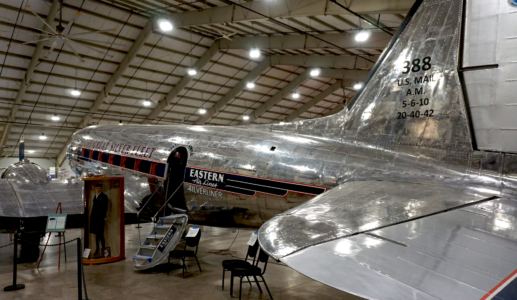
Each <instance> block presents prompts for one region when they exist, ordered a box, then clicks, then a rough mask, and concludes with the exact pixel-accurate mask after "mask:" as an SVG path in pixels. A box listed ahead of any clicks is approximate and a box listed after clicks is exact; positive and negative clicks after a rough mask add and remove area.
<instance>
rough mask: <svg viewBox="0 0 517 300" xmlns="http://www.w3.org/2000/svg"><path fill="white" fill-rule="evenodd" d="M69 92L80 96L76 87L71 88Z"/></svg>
mask: <svg viewBox="0 0 517 300" xmlns="http://www.w3.org/2000/svg"><path fill="white" fill-rule="evenodd" d="M70 94H72V96H80V95H81V91H79V90H78V89H77V88H74V89H73V90H71V91H70Z"/></svg>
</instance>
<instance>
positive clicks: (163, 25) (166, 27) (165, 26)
mask: <svg viewBox="0 0 517 300" xmlns="http://www.w3.org/2000/svg"><path fill="white" fill-rule="evenodd" d="M158 26H160V29H161V30H162V31H171V30H172V28H173V27H172V23H171V22H169V21H168V20H160V21H158Z"/></svg>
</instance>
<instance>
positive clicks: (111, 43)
mask: <svg viewBox="0 0 517 300" xmlns="http://www.w3.org/2000/svg"><path fill="white" fill-rule="evenodd" d="M66 39H69V40H73V41H77V42H80V41H84V42H90V43H99V44H109V45H115V46H127V45H126V44H119V43H113V42H102V41H97V40H92V39H83V38H74V37H72V38H70V37H67V38H66Z"/></svg>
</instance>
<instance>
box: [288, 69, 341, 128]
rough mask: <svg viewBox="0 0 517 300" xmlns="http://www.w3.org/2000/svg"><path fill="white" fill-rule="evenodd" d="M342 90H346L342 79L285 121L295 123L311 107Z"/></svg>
mask: <svg viewBox="0 0 517 300" xmlns="http://www.w3.org/2000/svg"><path fill="white" fill-rule="evenodd" d="M340 88H344V83H343V80H341V79H340V80H337V81H336V82H335V83H334V84H332V85H331V86H330V87H328V88H326V89H325V90H324V91H323V92H321V93H319V94H318V95H316V97H314V98H312V99H311V100H309V101H308V102H307V103H305V104H304V105H302V106H301V107H300V108H298V109H297V110H296V111H294V112H293V113H291V114H290V115H288V116H287V117H286V118H285V121H286V122H291V121H293V120H294V119H296V118H298V117H299V116H300V115H301V114H303V113H304V112H306V111H308V110H309V109H310V108H311V107H313V106H314V105H316V104H318V102H320V101H321V100H323V99H325V98H326V97H327V96H329V95H330V94H332V93H334V92H335V91H337V90H338V89H340Z"/></svg>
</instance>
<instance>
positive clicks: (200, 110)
mask: <svg viewBox="0 0 517 300" xmlns="http://www.w3.org/2000/svg"><path fill="white" fill-rule="evenodd" d="M199 113H200V114H202V115H204V114H205V113H206V109H204V108H202V107H201V108H200V109H199Z"/></svg>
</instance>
